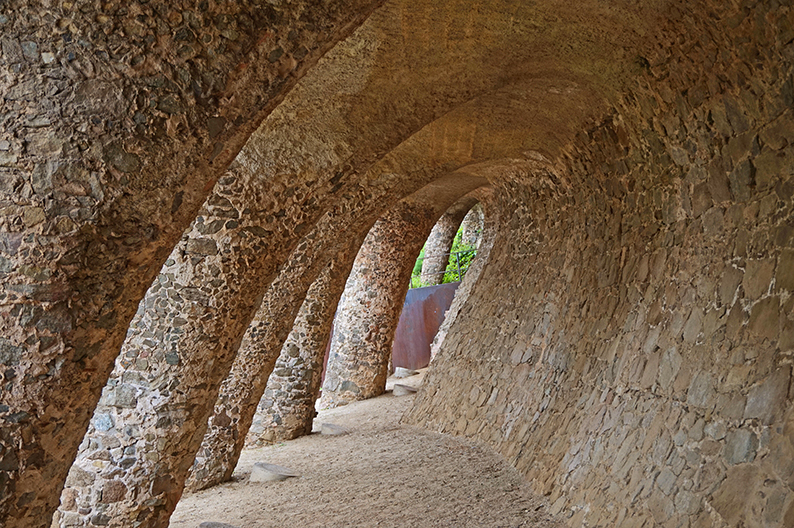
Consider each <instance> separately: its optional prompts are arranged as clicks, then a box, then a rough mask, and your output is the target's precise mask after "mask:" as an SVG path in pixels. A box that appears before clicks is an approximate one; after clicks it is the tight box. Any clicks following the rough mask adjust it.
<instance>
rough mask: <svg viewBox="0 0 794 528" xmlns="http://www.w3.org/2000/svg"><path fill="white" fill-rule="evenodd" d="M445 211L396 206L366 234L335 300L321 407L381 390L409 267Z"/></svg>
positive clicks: (369, 395) (381, 391) (368, 395)
mask: <svg viewBox="0 0 794 528" xmlns="http://www.w3.org/2000/svg"><path fill="white" fill-rule="evenodd" d="M444 209H446V207H444V208H442V209H441V210H440V211H438V212H436V211H435V210H434V209H433V208H431V207H417V206H397V207H395V208H393V209H392V210H390V211H389V213H387V214H386V215H385V216H384V217H383V218H381V219H380V220H378V222H376V223H375V225H374V226H373V227H372V229H371V230H370V232H369V234H368V235H367V238H366V239H365V240H364V244H363V245H362V246H361V249H360V250H359V252H358V255H357V256H356V260H355V263H354V264H353V269H352V271H351V272H350V276H349V277H348V279H347V283H346V285H345V290H344V293H343V294H342V298H341V299H340V301H339V307H338V309H337V314H336V319H335V320H334V332H333V337H332V339H331V350H330V353H329V355H328V364H327V366H326V371H325V380H324V381H323V388H322V397H321V405H324V406H338V405H345V404H347V403H350V402H351V401H356V400H363V399H367V398H372V397H374V396H378V395H379V394H381V393H383V391H384V390H385V388H386V377H387V375H388V366H389V358H390V357H391V346H392V340H393V339H394V332H395V330H396V329H397V323H398V322H399V319H400V312H401V311H402V306H403V302H404V301H405V293H406V292H407V291H408V286H409V279H410V276H411V271H412V269H413V263H414V262H415V261H416V257H417V256H418V255H419V252H420V251H421V249H422V245H423V244H424V242H425V240H426V239H427V236H428V235H429V234H430V230H431V229H432V228H433V225H434V224H435V222H436V220H437V219H438V218H439V217H440V216H441V214H442V212H443V211H444Z"/></svg>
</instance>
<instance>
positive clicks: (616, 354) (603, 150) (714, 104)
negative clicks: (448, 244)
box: [407, 2, 794, 527]
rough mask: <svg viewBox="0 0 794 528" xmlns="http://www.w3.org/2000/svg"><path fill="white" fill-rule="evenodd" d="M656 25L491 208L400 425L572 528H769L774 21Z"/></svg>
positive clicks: (790, 344) (782, 457) (788, 263)
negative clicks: (573, 123)
mask: <svg viewBox="0 0 794 528" xmlns="http://www.w3.org/2000/svg"><path fill="white" fill-rule="evenodd" d="M671 18H672V19H673V22H671V23H670V24H667V25H666V26H665V27H663V28H662V32H661V35H662V40H661V44H662V45H661V46H659V48H658V49H657V51H656V53H655V54H653V55H650V56H648V57H645V60H646V61H647V62H644V63H643V64H645V66H644V67H645V68H647V69H648V76H647V83H644V86H640V87H637V88H636V89H634V90H633V91H632V93H630V94H628V95H627V96H626V97H624V98H623V100H622V102H621V104H620V105H618V107H617V108H616V110H615V114H614V116H613V117H612V118H611V119H607V120H606V121H605V122H604V123H603V124H602V125H601V126H598V127H594V128H592V129H589V130H587V131H586V133H583V134H581V135H580V138H579V140H578V141H577V143H575V144H574V145H572V147H571V148H570V150H569V152H568V155H567V156H566V157H565V158H564V159H563V160H561V163H560V165H559V166H557V167H556V168H554V169H550V170H549V171H548V172H547V173H546V174H542V173H536V174H533V175H528V176H527V177H526V178H524V179H523V180H513V181H510V182H505V183H504V184H503V186H501V187H500V190H499V195H498V198H499V208H500V234H499V237H498V239H497V241H496V243H495V245H494V248H493V250H492V251H491V256H490V259H489V262H488V265H487V267H486V273H484V274H483V275H482V276H481V278H480V280H479V281H478V282H477V283H476V284H475V285H474V289H473V291H472V294H471V296H470V298H469V302H468V303H467V304H466V306H464V307H463V309H462V310H461V312H460V314H459V316H458V317H457V319H456V320H455V323H454V326H453V328H452V329H451V330H450V332H449V334H448V335H447V338H446V340H445V342H444V346H443V348H442V350H441V351H440V352H439V354H438V355H437V356H436V359H435V361H434V363H433V366H432V368H431V372H430V375H429V377H428V380H427V382H426V384H425V386H426V387H427V388H426V389H425V390H424V391H423V392H422V393H420V395H419V397H418V398H417V401H416V405H415V407H414V409H413V411H412V412H411V413H410V415H409V416H408V417H407V420H408V421H409V422H411V423H418V424H423V425H425V426H427V427H429V428H431V429H434V430H440V431H447V432H452V433H456V434H465V435H467V436H470V437H473V438H476V439H479V440H482V441H484V442H487V443H490V444H491V445H493V446H494V447H495V448H496V449H498V450H499V451H500V452H501V453H502V454H503V455H504V456H505V457H506V458H507V459H508V460H510V461H511V462H512V463H513V464H515V465H516V467H517V468H518V469H519V470H520V471H522V472H523V473H524V474H525V475H526V476H527V477H528V478H529V479H531V481H532V482H533V484H534V486H535V488H536V490H537V491H538V492H539V493H542V494H544V495H548V497H549V500H550V502H551V504H552V505H553V506H552V510H553V511H554V512H558V513H561V514H562V515H563V516H564V517H566V518H567V519H568V523H569V524H570V525H571V526H576V527H579V526H621V527H622V526H626V527H628V526H631V527H634V526H637V527H639V526H671V527H672V526H692V527H707V526H719V527H735V526H770V527H788V526H792V525H793V524H794V462H793V461H794V407H793V406H792V398H793V397H794V389H793V388H792V384H791V368H792V362H793V361H794V295H792V292H793V291H794V275H792V273H794V262H792V259H794V199H793V197H794V179H793V178H792V174H794V165H792V160H794V147H793V146H792V145H793V144H794V119H792V114H791V104H792V102H793V101H794V93H792V67H791V66H792V64H791V53H790V52H791V49H792V48H791V40H792V37H794V34H792V33H791V31H790V29H787V28H790V27H791V24H790V21H791V11H790V10H789V8H788V7H786V6H780V5H777V4H763V3H755V2H751V3H747V4H744V5H743V6H719V7H714V9H713V10H712V11H710V16H709V17H708V18H707V17H690V16H688V15H687V14H686V13H684V12H680V13H679V12H676V11H674V12H673V13H672V14H671ZM698 26H699V27H698ZM687 34H688V35H699V39H697V40H696V41H695V40H691V39H688V38H686V35H687ZM507 278H509V280H506V279H507Z"/></svg>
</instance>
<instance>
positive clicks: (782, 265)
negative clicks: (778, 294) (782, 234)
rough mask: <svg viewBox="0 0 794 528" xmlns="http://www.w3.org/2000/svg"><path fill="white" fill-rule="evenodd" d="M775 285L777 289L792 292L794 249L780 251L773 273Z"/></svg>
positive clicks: (793, 289) (793, 284)
mask: <svg viewBox="0 0 794 528" xmlns="http://www.w3.org/2000/svg"><path fill="white" fill-rule="evenodd" d="M775 287H776V288H777V289H778V290H788V291H789V292H794V249H784V250H783V251H781V252H780V257H779V258H778V263H777V272H776V274H775Z"/></svg>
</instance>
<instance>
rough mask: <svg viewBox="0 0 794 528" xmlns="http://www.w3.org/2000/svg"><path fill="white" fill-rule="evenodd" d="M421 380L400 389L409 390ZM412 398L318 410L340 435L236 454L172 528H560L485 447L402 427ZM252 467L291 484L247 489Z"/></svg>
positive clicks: (181, 510)
mask: <svg viewBox="0 0 794 528" xmlns="http://www.w3.org/2000/svg"><path fill="white" fill-rule="evenodd" d="M421 379H422V376H421V375H417V376H412V377H410V378H406V379H403V380H393V379H390V381H389V385H388V387H389V388H391V387H393V385H394V383H395V381H396V382H397V383H400V384H405V385H417V384H419V383H420V382H421ZM413 398H414V396H413V395H408V396H402V397H396V396H394V395H393V394H392V393H391V392H387V394H385V395H383V396H380V397H378V398H374V399H371V400H367V401H363V402H357V403H352V404H350V405H347V406H344V407H339V408H336V409H332V410H324V411H321V412H320V415H319V416H318V418H317V419H316V420H315V429H316V430H317V431H319V429H320V424H322V423H332V424H335V425H338V426H341V427H343V428H345V429H346V430H347V431H348V433H346V434H343V435H339V436H331V435H324V434H320V433H319V432H316V433H314V434H312V435H310V436H308V437H304V438H299V439H297V440H293V441H289V442H284V443H281V444H277V445H274V446H268V447H264V448H258V449H249V450H245V451H244V452H243V455H242V457H241V459H240V463H239V464H238V466H237V470H236V472H235V475H234V479H235V480H234V481H233V482H230V483H227V484H223V485H221V486H217V487H215V488H211V489H208V490H204V491H201V492H198V493H194V494H190V495H186V496H184V497H183V499H182V501H181V502H180V504H179V506H178V507H177V509H176V512H175V513H174V515H173V517H172V520H171V525H170V526H171V527H172V528H197V527H198V526H199V524H200V523H202V522H208V521H213V522H222V523H228V524H231V525H233V526H237V527H240V528H265V527H301V528H309V527H337V526H338V527H354V526H358V527H371V526H393V527H398V526H399V527H420V526H421V527H434V526H437V527H442V526H443V527H451V526H453V527H458V526H462V527H465V526H471V527H475V526H476V527H497V526H498V527H507V526H509V527H533V528H540V527H544V528H545V527H554V528H556V527H562V526H563V525H562V523H560V522H555V521H554V520H552V518H551V516H550V515H549V514H548V513H547V504H546V503H545V501H544V500H543V499H542V498H538V497H536V496H534V495H533V493H532V492H531V490H530V488H529V486H528V485H527V483H526V482H524V481H522V479H521V477H520V476H519V475H518V473H517V472H516V471H515V470H514V469H513V468H512V467H511V466H509V465H508V464H507V463H506V462H505V461H504V460H503V459H501V458H500V457H499V456H498V455H496V454H495V453H494V452H493V451H492V450H490V449H489V448H487V447H485V446H482V445H477V444H473V443H470V442H468V441H465V440H464V439H461V438H456V437H451V436H448V435H442V434H436V433H432V432H429V431H425V430H422V429H418V428H415V427H411V426H406V425H401V424H400V423H399V419H400V416H401V415H402V413H403V412H404V411H405V410H406V409H408V408H409V407H410V405H411V402H412V400H413ZM256 462H267V463H271V464H278V465H280V466H284V467H287V468H291V469H294V470H296V471H297V472H299V473H300V474H301V475H302V476H301V477H299V478H290V479H287V480H284V481H279V482H267V483H249V482H248V476H249V475H250V472H251V468H252V466H253V464H254V463H256Z"/></svg>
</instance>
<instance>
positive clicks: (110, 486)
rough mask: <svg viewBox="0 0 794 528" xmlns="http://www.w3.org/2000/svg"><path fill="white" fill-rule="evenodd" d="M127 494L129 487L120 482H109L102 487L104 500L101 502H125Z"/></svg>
mask: <svg viewBox="0 0 794 528" xmlns="http://www.w3.org/2000/svg"><path fill="white" fill-rule="evenodd" d="M126 494H127V486H125V485H124V483H123V482H121V481H120V480H109V481H107V482H105V483H104V484H103V485H102V500H100V502H102V503H105V504H110V503H113V502H119V501H122V500H124V497H125V495H126Z"/></svg>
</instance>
